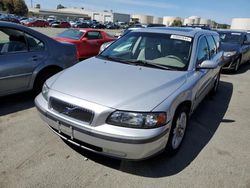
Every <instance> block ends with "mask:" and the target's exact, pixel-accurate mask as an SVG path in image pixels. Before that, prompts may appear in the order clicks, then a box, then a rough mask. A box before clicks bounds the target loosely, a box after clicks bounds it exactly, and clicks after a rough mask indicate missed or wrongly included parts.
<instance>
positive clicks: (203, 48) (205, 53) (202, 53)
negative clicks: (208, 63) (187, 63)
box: [196, 37, 209, 64]
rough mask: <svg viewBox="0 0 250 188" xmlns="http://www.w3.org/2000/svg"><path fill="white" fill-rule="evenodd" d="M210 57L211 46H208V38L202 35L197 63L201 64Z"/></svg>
mask: <svg viewBox="0 0 250 188" xmlns="http://www.w3.org/2000/svg"><path fill="white" fill-rule="evenodd" d="M208 59H209V48H208V44H207V40H206V38H205V37H202V38H201V39H200V40H199V45H198V53H197V63H196V64H200V63H202V62H203V61H205V60H208Z"/></svg>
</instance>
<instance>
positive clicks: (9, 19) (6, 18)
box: [0, 15, 20, 24]
mask: <svg viewBox="0 0 250 188" xmlns="http://www.w3.org/2000/svg"><path fill="white" fill-rule="evenodd" d="M0 21H5V22H12V23H17V24H20V21H19V20H18V19H17V18H14V17H12V16H9V15H1V16H0Z"/></svg>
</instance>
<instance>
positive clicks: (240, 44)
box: [217, 30, 250, 72]
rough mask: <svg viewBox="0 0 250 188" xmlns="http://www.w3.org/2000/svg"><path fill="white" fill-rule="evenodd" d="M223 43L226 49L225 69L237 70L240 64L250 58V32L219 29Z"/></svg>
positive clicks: (221, 48)
mask: <svg viewBox="0 0 250 188" xmlns="http://www.w3.org/2000/svg"><path fill="white" fill-rule="evenodd" d="M217 32H218V33H219V35H220V39H221V45H220V50H222V51H224V59H225V62H224V66H223V69H228V70H233V71H234V72H237V71H238V70H239V68H240V65H241V64H243V63H246V62H249V60H250V34H249V33H247V32H243V31H233V30H219V31H217Z"/></svg>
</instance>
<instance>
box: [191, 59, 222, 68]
mask: <svg viewBox="0 0 250 188" xmlns="http://www.w3.org/2000/svg"><path fill="white" fill-rule="evenodd" d="M217 66H218V64H217V63H216V62H214V61H211V60H205V61H203V62H202V63H201V64H199V65H198V66H197V67H196V68H197V69H215V68H217Z"/></svg>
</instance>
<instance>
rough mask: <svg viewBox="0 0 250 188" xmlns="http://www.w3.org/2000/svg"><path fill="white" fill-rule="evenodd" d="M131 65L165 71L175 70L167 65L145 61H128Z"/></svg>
mask: <svg viewBox="0 0 250 188" xmlns="http://www.w3.org/2000/svg"><path fill="white" fill-rule="evenodd" d="M128 61H129V62H130V63H135V64H136V65H141V66H150V67H156V68H159V69H164V70H174V69H173V68H170V67H167V66H165V65H159V64H156V63H151V62H148V61H144V60H128Z"/></svg>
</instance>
